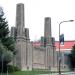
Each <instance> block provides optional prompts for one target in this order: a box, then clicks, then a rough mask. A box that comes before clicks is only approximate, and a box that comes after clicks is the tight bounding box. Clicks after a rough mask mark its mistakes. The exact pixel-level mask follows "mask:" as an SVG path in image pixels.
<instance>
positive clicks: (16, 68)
mask: <svg viewBox="0 0 75 75" xmlns="http://www.w3.org/2000/svg"><path fill="white" fill-rule="evenodd" d="M16 71H20V69H19V68H18V67H17V66H13V65H8V72H16Z"/></svg>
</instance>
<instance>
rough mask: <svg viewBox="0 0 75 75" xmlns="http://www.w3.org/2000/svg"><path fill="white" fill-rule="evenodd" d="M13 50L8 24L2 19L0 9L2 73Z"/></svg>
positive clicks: (0, 66)
mask: <svg viewBox="0 0 75 75" xmlns="http://www.w3.org/2000/svg"><path fill="white" fill-rule="evenodd" d="M14 50H15V46H14V40H13V38H12V37H11V36H10V35H9V27H8V22H7V21H6V18H4V12H3V9H2V8H1V7H0V70H1V68H2V67H4V69H3V70H4V71H5V70H6V67H7V64H8V63H9V62H10V61H11V60H12V56H13V53H14ZM2 63H3V66H2V65H1V64H2Z"/></svg>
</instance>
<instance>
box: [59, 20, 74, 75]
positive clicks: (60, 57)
mask: <svg viewBox="0 0 75 75" xmlns="http://www.w3.org/2000/svg"><path fill="white" fill-rule="evenodd" d="M73 21H74V20H67V21H62V22H60V23H59V57H58V62H59V75H61V68H60V66H61V53H60V25H61V24H62V23H64V22H73Z"/></svg>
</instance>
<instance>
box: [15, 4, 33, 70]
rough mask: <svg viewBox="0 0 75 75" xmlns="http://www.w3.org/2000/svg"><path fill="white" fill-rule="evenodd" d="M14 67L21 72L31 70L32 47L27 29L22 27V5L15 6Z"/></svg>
mask: <svg viewBox="0 0 75 75" xmlns="http://www.w3.org/2000/svg"><path fill="white" fill-rule="evenodd" d="M16 34H17V35H16V50H17V55H16V65H17V66H18V67H19V68H21V70H22V71H25V70H32V45H31V43H30V39H29V29H28V28H25V27H24V4H22V3H19V4H17V11H16Z"/></svg>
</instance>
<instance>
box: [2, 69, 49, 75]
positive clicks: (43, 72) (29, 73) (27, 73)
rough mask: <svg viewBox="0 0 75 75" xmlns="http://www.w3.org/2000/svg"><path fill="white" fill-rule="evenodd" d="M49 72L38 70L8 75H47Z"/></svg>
mask: <svg viewBox="0 0 75 75" xmlns="http://www.w3.org/2000/svg"><path fill="white" fill-rule="evenodd" d="M49 72H50V71H49ZM49 72H48V71H38V70H37V71H18V72H13V73H9V74H8V75H36V74H47V73H49ZM3 75H7V74H6V73H5V74H3Z"/></svg>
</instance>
